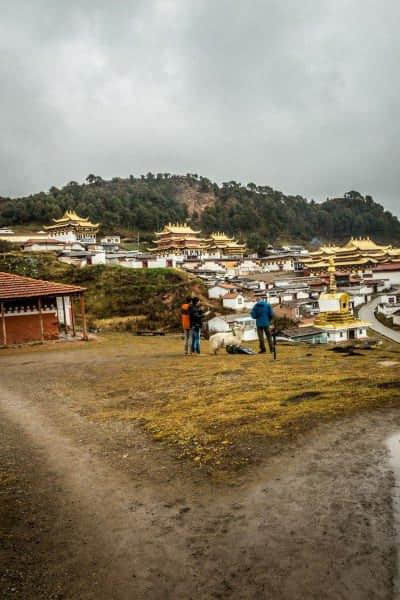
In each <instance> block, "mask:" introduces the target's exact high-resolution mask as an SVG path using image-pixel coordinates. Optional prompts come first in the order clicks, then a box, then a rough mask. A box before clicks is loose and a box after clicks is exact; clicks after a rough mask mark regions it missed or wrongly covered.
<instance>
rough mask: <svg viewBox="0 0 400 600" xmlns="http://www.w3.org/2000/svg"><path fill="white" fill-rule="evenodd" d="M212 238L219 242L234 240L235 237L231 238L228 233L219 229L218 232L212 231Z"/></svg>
mask: <svg viewBox="0 0 400 600" xmlns="http://www.w3.org/2000/svg"><path fill="white" fill-rule="evenodd" d="M210 237H211V239H212V240H213V241H219V242H232V241H233V238H230V237H228V236H227V235H226V233H224V232H221V231H218V232H217V233H212V234H211V236H210Z"/></svg>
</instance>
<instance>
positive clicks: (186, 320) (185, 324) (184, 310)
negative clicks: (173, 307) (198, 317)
mask: <svg viewBox="0 0 400 600" xmlns="http://www.w3.org/2000/svg"><path fill="white" fill-rule="evenodd" d="M189 308H190V304H188V303H187V302H185V304H182V306H181V319H182V329H190V315H189Z"/></svg>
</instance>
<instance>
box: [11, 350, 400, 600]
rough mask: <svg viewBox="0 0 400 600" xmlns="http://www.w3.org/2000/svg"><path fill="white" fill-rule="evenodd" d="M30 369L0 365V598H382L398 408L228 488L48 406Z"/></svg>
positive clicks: (391, 561)
mask: <svg viewBox="0 0 400 600" xmlns="http://www.w3.org/2000/svg"><path fill="white" fill-rule="evenodd" d="M71 360H74V359H73V358H71ZM77 360H78V359H77ZM3 364H4V363H3ZM47 366H48V365H47ZM30 369H31V376H32V378H34V377H35V382H34V380H33V379H32V383H31V385H30V382H29V381H28V382H27V381H26V379H25V380H24V381H22V380H18V378H16V377H15V374H16V372H17V366H15V367H13V366H12V363H11V362H9V363H8V368H6V369H3V370H2V372H1V374H0V423H1V425H0V429H1V431H0V434H1V438H0V459H1V460H0V464H1V468H2V472H1V474H2V483H3V485H2V499H1V500H0V527H1V532H2V534H3V536H2V542H1V546H0V564H1V566H2V574H1V578H0V597H1V598H20V599H24V600H32V599H34V598H35V599H52V598H54V599H55V598H59V599H61V598H63V599H73V600H89V599H93V600H94V599H96V600H111V599H112V600H125V599H129V600H133V599H135V600H136V599H142V598H145V599H149V600H153V599H160V600H161V599H163V600H164V599H174V600H176V599H183V600H186V599H193V600H194V599H196V600H197V599H199V600H203V599H204V600H205V599H209V598H233V599H259V598H268V599H272V598H273V599H275V598H276V599H282V600H297V599H299V600H300V599H307V600H313V599H315V600H317V599H318V600H321V599H322V598H323V599H335V600H336V599H339V598H340V599H346V600H347V599H348V600H364V599H389V598H391V597H392V577H393V574H394V566H395V553H394V535H393V527H392V507H391V488H392V483H393V481H392V475H391V472H390V468H389V463H388V460H387V453H386V450H385V446H384V444H383V440H384V439H385V437H386V436H387V435H388V434H389V433H392V432H393V431H396V430H400V413H399V412H393V411H392V412H390V413H389V412H388V411H386V412H381V413H375V414H373V415H364V416H362V417H358V418H357V419H353V420H347V421H344V422H341V423H340V424H339V423H336V424H330V425H324V426H320V427H319V428H318V429H316V430H314V432H313V433H311V434H309V435H307V436H306V437H304V438H303V439H302V440H301V442H297V443H296V444H294V443H293V444H291V445H289V446H288V447H287V448H286V450H285V452H284V453H280V454H279V455H277V456H275V457H273V458H272V459H269V460H268V461H266V462H265V464H263V465H262V466H261V467H258V468H257V469H253V470H252V471H248V472H247V473H246V474H245V475H242V476H241V477H240V479H238V480H237V482H236V484H235V485H233V484H229V485H228V484H224V483H213V482H211V481H209V480H207V479H206V478H205V477H203V476H202V475H201V474H200V473H198V472H196V471H195V470H194V468H193V466H191V465H190V464H187V463H182V462H177V461H176V460H175V459H174V457H173V456H172V455H169V453H168V450H166V449H165V447H161V448H159V447H157V444H154V443H151V442H150V441H149V439H148V438H146V437H145V436H144V435H143V434H142V433H141V432H140V431H139V430H136V429H134V428H133V427H132V428H131V429H129V430H128V429H127V428H125V429H124V430H122V429H121V428H117V427H116V428H114V429H113V427H112V426H111V425H102V426H100V425H96V426H95V425H93V424H91V423H89V422H88V421H87V420H85V418H84V417H81V416H79V415H78V414H76V413H73V412H72V411H71V410H70V408H69V406H68V403H65V404H64V405H62V404H55V403H54V402H52V398H49V397H48V395H47V394H46V385H45V380H44V379H45V378H44V374H43V372H42V373H40V372H38V369H39V371H40V367H39V366H35V365H32V367H30ZM41 374H42V375H43V380H42V381H41V383H40V385H39V384H38V381H40V375H41ZM29 389H30V391H27V390H29Z"/></svg>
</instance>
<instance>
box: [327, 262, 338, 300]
mask: <svg viewBox="0 0 400 600" xmlns="http://www.w3.org/2000/svg"><path fill="white" fill-rule="evenodd" d="M328 262H329V267H328V273H329V291H330V292H331V293H332V294H334V293H336V290H337V287H336V267H335V260H334V258H333V256H330V257H329V259H328Z"/></svg>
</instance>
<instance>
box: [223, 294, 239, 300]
mask: <svg viewBox="0 0 400 600" xmlns="http://www.w3.org/2000/svg"><path fill="white" fill-rule="evenodd" d="M238 295H239V294H225V296H223V298H224V299H227V300H234V299H235V298H237V297H238Z"/></svg>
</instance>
